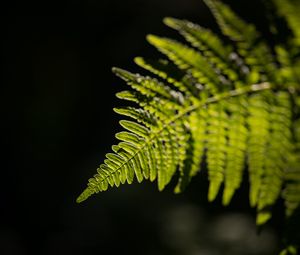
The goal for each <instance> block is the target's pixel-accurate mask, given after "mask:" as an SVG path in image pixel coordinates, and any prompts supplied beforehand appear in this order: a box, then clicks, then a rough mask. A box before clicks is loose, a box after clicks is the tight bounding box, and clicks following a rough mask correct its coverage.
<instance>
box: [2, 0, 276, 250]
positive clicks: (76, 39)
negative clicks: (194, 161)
mask: <svg viewBox="0 0 300 255" xmlns="http://www.w3.org/2000/svg"><path fill="white" fill-rule="evenodd" d="M227 2H236V1H227ZM239 2H242V3H236V5H235V10H237V11H239V12H240V13H241V15H243V16H244V17H245V18H246V19H248V20H250V21H251V20H252V21H255V22H256V23H258V25H259V26H261V27H262V29H264V23H263V22H262V20H263V17H262V15H261V12H262V11H261V6H260V5H259V4H258V1H239ZM2 12H3V14H4V15H3V16H2V18H3V21H2V31H1V34H2V53H3V60H4V65H3V69H2V72H3V78H4V79H3V83H2V86H1V98H2V99H1V108H2V109H1V110H2V111H1V112H2V114H1V115H2V124H1V129H2V131H1V143H2V145H3V151H2V157H1V158H2V162H1V186H0V191H1V198H2V199H1V218H0V254H1V255H8V254H22V255H23V254H73V255H75V254H89V253H90V254H118V253H122V254H187V255H190V254H191V255H192V254H201V255H202V254H203V255H205V254H212V255H214V254H272V252H273V251H274V249H277V248H278V244H277V241H276V240H277V233H276V231H275V230H274V228H275V229H277V231H278V228H277V225H278V223H277V222H275V220H273V221H272V222H271V223H270V224H269V226H267V227H266V229H265V231H263V233H264V234H262V235H261V236H260V237H256V229H255V226H254V225H255V224H254V221H255V217H254V212H253V211H251V210H250V209H249V208H248V206H247V183H245V185H244V188H243V189H242V192H240V193H239V195H237V196H236V197H235V199H234V202H233V205H232V206H231V207H229V208H225V209H220V208H221V207H220V206H219V203H214V204H212V205H209V206H208V205H207V202H206V195H207V194H206V192H207V191H206V189H207V182H206V180H205V178H204V177H205V174H202V175H203V176H201V175H200V176H198V177H196V178H195V180H194V181H193V183H192V184H191V185H190V187H189V188H188V189H187V191H186V192H185V193H184V194H181V195H173V193H172V187H173V186H174V185H172V184H171V185H169V187H168V188H167V189H166V191H164V192H162V193H159V192H158V191H157V188H156V184H149V183H146V182H145V183H143V184H141V185H137V184H134V185H132V186H128V185H124V186H122V187H120V188H119V189H111V190H110V191H109V192H106V193H103V194H100V195H97V196H94V197H92V198H91V199H89V200H88V201H86V202H85V203H83V204H80V205H78V204H76V203H75V199H76V197H77V195H79V194H80V192H81V191H82V190H83V189H84V188H85V185H86V182H87V180H88V178H89V177H91V176H92V175H93V174H94V173H95V169H96V167H97V165H98V164H100V163H101V161H102V160H103V159H104V155H105V153H107V152H109V151H110V146H111V145H112V144H113V143H115V142H116V140H115V138H114V133H115V132H116V131H118V130H120V128H119V126H118V120H119V117H118V116H117V115H116V114H115V113H113V111H112V108H113V107H114V106H117V105H120V104H122V102H119V101H118V100H116V99H115V96H114V94H115V93H116V92H117V91H120V90H122V89H124V88H126V87H125V85H124V83H123V82H122V81H120V80H118V79H117V78H115V77H114V75H113V74H112V73H111V67H112V66H118V67H123V68H126V69H128V70H131V71H134V72H141V70H140V69H139V68H137V67H136V66H135V65H134V64H133V61H132V59H133V58H134V57H135V56H146V57H147V56H148V57H151V58H156V57H159V54H158V53H157V52H156V51H155V50H154V49H153V48H152V47H151V46H150V45H148V44H147V43H146V41H145V36H146V34H148V33H153V34H158V35H165V36H172V37H175V38H177V39H180V37H179V36H178V35H177V34H176V33H175V32H173V31H171V30H170V29H168V28H166V27H165V26H164V25H163V24H162V22H161V21H162V19H163V17H165V16H172V17H177V18H185V19H189V20H191V21H194V22H196V23H199V24H201V25H203V26H206V27H210V28H212V29H214V30H215V31H218V30H217V28H216V24H215V23H214V20H213V18H212V16H211V14H210V13H209V10H208V9H207V7H206V6H205V5H204V4H203V3H202V2H201V0H181V1H177V0H176V1H174V0H173V1H172V0H126V1H120V0H98V1H96V0H86V1H78V0H73V1H67V0H62V1H41V2H39V3H37V2H33V1H22V2H19V3H18V2H14V1H10V2H8V3H6V6H3V8H2ZM246 212H247V213H246ZM224 215H225V216H224ZM222 217H223V218H222ZM224 217H225V218H224ZM226 217H227V218H226ZM218 222H219V223H218ZM224 222H225V223H224ZM218 224H219V225H218ZM222 224H223V225H222ZM226 224H227V225H226ZM238 226H242V227H240V228H239V227H238ZM274 226H275V227H274ZM218 228H219V230H218ZM236 228H237V229H236ZM216 229H217V230H216ZM234 229H235V230H234ZM232 231H233V232H234V231H236V232H235V233H236V234H235V237H231V236H232ZM218 236H219V237H218ZM222 238H223V239H222ZM226 238H227V239H226ZM239 238H240V239H239ZM251 238H252V239H251ZM248 239H251V240H252V241H251V242H252V243H250V244H247V245H248V246H249V247H252V248H247V247H248V246H246V243H247V242H248V241H247V240H248ZM268 242H269V243H268ZM266 243H267V244H268V245H267V246H266ZM259 247H260V248H259ZM251 249H252V250H251Z"/></svg>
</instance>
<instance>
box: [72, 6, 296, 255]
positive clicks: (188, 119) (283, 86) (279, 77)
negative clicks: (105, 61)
mask: <svg viewBox="0 0 300 255" xmlns="http://www.w3.org/2000/svg"><path fill="white" fill-rule="evenodd" d="M204 1H205V3H206V4H207V5H208V7H209V8H210V9H211V11H212V13H213V15H214V16H215V18H216V20H217V22H218V24H219V26H220V28H221V31H222V33H223V36H224V37H225V38H224V40H221V39H220V37H218V36H216V35H215V34H213V33H212V32H211V31H210V30H207V29H205V28H202V27H200V26H198V25H195V24H193V23H191V22H188V21H185V20H177V19H173V18H166V19H165V20H164V22H165V24H166V25H168V26H169V27H171V28H173V29H175V30H178V31H179V33H180V34H181V35H182V36H183V37H184V38H185V39H186V40H187V41H188V42H189V43H190V44H191V46H187V45H185V44H182V43H180V42H177V41H175V40H171V39H168V38H162V37H158V36H154V35H149V36H148V37H147V40H148V41H149V42H150V44H152V45H153V46H155V47H156V48H157V49H158V50H159V51H160V52H161V53H162V54H164V55H165V56H166V59H161V60H158V61H152V60H146V59H144V58H141V57H138V58H136V59H135V62H136V64H138V65H139V66H141V67H143V68H144V69H146V70H147V71H150V72H151V73H153V74H154V75H155V76H156V78H152V77H148V76H141V75H139V74H133V73H130V72H127V71H125V70H122V69H119V68H114V69H113V71H114V72H115V73H116V74H117V75H118V76H119V77H121V78H122V79H123V80H125V81H126V83H127V84H128V85H129V86H130V87H131V88H132V89H131V90H128V91H123V92H120V93H117V97H118V98H120V99H124V100H128V101H130V102H133V103H135V105H133V104H130V106H128V107H124V108H116V109H114V110H115V112H117V113H119V114H121V115H124V116H126V117H130V118H132V119H133V120H131V121H129V120H122V121H120V124H121V126H122V127H124V128H125V130H126V131H123V132H120V133H117V134H116V137H117V138H118V139H119V140H120V143H119V144H118V145H113V146H112V150H113V153H108V154H106V159H105V160H104V164H102V165H100V167H99V168H98V169H97V172H98V173H97V174H96V175H94V177H93V178H91V179H89V183H88V187H87V188H86V190H85V191H84V192H83V193H82V194H81V195H80V196H79V197H78V199H77V202H82V201H84V200H86V199H87V198H88V197H89V196H91V195H92V194H94V193H98V192H100V191H105V190H107V188H108V187H109V186H117V187H118V186H119V185H120V184H124V183H125V182H126V181H127V182H128V183H129V184H131V183H132V182H133V180H134V178H136V179H137V181H138V182H142V181H143V180H144V179H149V180H150V181H154V180H156V179H157V182H158V189H159V190H163V189H164V187H165V186H166V185H167V184H168V183H169V182H170V180H171V178H172V177H173V176H174V174H175V173H176V171H179V173H180V177H179V181H178V184H177V186H176V187H175V192H176V193H178V192H182V191H183V190H184V188H185V187H186V186H187V185H188V183H189V182H190V180H191V179H192V177H193V176H195V175H196V174H197V173H198V172H199V170H200V165H201V163H202V162H205V163H206V166H207V170H208V177H209V184H210V186H209V191H208V199H209V201H213V200H215V198H216V197H217V195H218V193H219V192H220V189H221V188H222V185H223V186H224V188H223V191H222V196H223V204H224V205H228V204H229V203H230V201H231V199H232V197H233V195H234V194H235V192H236V190H237V189H238V188H239V187H240V185H241V182H242V178H243V172H244V171H245V169H248V172H249V182H250V191H249V200H250V205H251V206H252V207H255V208H257V224H258V225H262V224H264V223H266V222H267V221H268V220H269V219H270V217H271V207H272V206H273V205H274V204H275V203H276V202H277V200H278V198H279V197H282V199H283V200H284V204H285V212H286V216H287V218H293V217H292V216H293V214H294V211H295V210H296V209H297V208H298V207H299V203H300V154H299V150H300V115H299V113H300V112H299V111H300V95H299V89H300V82H299V81H300V54H299V53H300V29H298V28H300V16H299V15H298V13H300V3H299V2H298V1H297V0H273V2H272V3H273V5H271V7H272V8H273V7H274V8H275V9H276V15H274V16H273V18H272V19H271V26H270V28H271V29H270V31H271V32H272V34H273V39H274V41H275V43H274V42H273V43H271V44H269V43H267V42H266V40H265V39H264V36H262V35H261V34H260V33H259V32H257V30H256V28H255V27H254V26H253V25H251V24H248V23H246V22H245V21H243V20H242V19H240V18H239V17H238V16H237V15H236V14H235V13H234V12H233V11H232V10H231V9H230V8H229V7H228V6H227V5H225V4H223V3H222V2H220V1H217V0H204ZM269 4H270V2H269ZM278 23H282V24H285V25H286V27H287V28H288V29H289V30H288V32H285V34H284V36H283V35H282V34H281V32H280V28H279V29H278V26H277V24H278ZM278 38H279V39H280V40H277V39H278ZM283 38H284V39H283ZM286 244H287V245H290V244H291V245H293V244H296V242H294V243H293V241H290V240H286ZM287 247H288V248H286V250H284V251H283V252H282V254H289V253H294V254H296V248H295V247H294V246H287Z"/></svg>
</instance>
